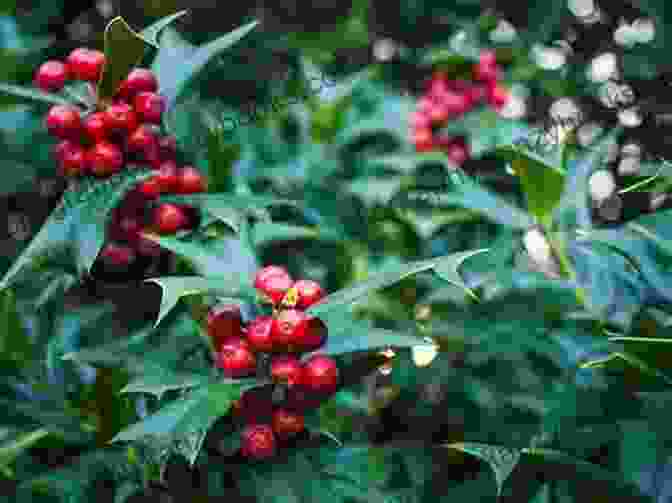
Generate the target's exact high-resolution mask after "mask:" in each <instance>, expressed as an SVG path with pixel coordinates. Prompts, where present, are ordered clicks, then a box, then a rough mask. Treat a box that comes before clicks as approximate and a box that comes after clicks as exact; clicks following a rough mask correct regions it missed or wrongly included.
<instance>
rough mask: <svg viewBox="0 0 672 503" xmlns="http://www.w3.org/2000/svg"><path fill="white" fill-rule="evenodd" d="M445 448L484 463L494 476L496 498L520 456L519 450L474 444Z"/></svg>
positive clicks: (450, 445)
mask: <svg viewBox="0 0 672 503" xmlns="http://www.w3.org/2000/svg"><path fill="white" fill-rule="evenodd" d="M445 447H448V448H451V449H457V450H459V451H462V452H464V453H466V454H469V455H471V456H475V457H477V458H479V459H480V460H482V461H485V462H486V463H487V464H488V466H489V467H490V469H491V470H492V471H493V473H494V474H495V480H496V481H497V497H500V496H501V494H502V487H504V482H506V479H508V478H509V475H511V472H513V469H514V468H515V467H516V465H518V462H519V461H520V454H521V452H520V449H511V448H508V447H502V446H497V445H488V444H479V443H475V442H469V443H457V444H448V445H446V446H445Z"/></svg>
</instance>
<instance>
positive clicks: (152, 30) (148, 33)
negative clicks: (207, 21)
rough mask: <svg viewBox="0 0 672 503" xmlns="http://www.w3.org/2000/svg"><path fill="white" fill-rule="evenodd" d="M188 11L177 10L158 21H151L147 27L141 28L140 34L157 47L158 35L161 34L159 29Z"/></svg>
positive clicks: (161, 29)
mask: <svg viewBox="0 0 672 503" xmlns="http://www.w3.org/2000/svg"><path fill="white" fill-rule="evenodd" d="M187 12H188V11H187V10H186V9H185V10H181V11H179V12H176V13H175V14H171V15H170V16H165V17H162V18H161V19H159V20H158V21H156V22H154V23H152V24H151V25H149V26H148V27H147V28H145V29H144V30H142V31H141V32H140V36H141V37H142V38H143V39H144V40H145V41H147V42H148V43H150V44H151V45H153V46H154V47H155V48H157V49H158V48H159V35H161V31H163V29H164V28H165V27H167V26H168V25H170V24H172V23H174V22H175V21H177V20H178V19H179V18H181V17H182V16H184V15H185V14H186V13H187Z"/></svg>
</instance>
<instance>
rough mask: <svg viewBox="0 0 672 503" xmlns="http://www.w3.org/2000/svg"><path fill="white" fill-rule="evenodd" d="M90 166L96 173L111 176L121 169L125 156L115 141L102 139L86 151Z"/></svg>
mask: <svg viewBox="0 0 672 503" xmlns="http://www.w3.org/2000/svg"><path fill="white" fill-rule="evenodd" d="M86 156H87V161H88V163H89V168H90V169H91V172H92V173H93V174H94V175H97V176H109V175H113V174H115V173H118V172H119V171H121V169H122V167H123V166H124V156H123V154H122V153H121V150H119V147H117V146H116V145H115V144H114V143H110V142H108V141H101V142H98V143H96V144H95V145H94V146H93V147H91V148H90V149H89V151H88V152H87V153H86Z"/></svg>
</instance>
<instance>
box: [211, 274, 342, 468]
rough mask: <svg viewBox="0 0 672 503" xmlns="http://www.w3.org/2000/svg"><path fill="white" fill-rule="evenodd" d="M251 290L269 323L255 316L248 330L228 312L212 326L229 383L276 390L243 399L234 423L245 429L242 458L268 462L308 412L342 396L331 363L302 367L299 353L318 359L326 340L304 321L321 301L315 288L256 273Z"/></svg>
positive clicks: (218, 313)
mask: <svg viewBox="0 0 672 503" xmlns="http://www.w3.org/2000/svg"><path fill="white" fill-rule="evenodd" d="M254 286H255V288H256V290H257V291H258V292H259V293H260V295H261V297H262V299H263V300H264V301H265V302H268V303H270V304H272V305H273V314H272V315H271V316H266V315H260V316H257V317H256V318H255V319H253V320H252V321H250V322H249V323H248V324H247V326H246V327H243V323H242V317H241V313H240V308H239V306H237V305H235V304H225V305H220V306H215V307H214V308H213V309H211V311H210V312H209V314H208V321H207V325H208V333H209V335H210V337H211V338H212V341H213V344H214V346H215V349H216V352H217V366H218V367H219V368H220V369H221V370H222V373H223V374H224V375H225V376H226V377H229V378H241V377H247V376H252V375H260V374H261V375H268V376H270V378H271V379H272V380H273V382H274V383H275V386H274V387H273V386H272V387H271V389H269V388H268V387H263V386H262V387H257V388H252V389H250V390H248V391H245V392H244V393H243V394H242V396H241V398H240V400H238V401H237V402H236V403H235V404H234V407H233V414H234V417H235V418H236V420H237V421H238V422H239V423H240V424H241V425H244V426H245V427H244V429H243V431H242V434H241V453H242V454H243V455H244V456H246V457H248V458H251V459H264V458H270V457H273V456H274V455H275V453H276V452H277V448H278V444H279V443H282V442H285V441H287V440H289V439H290V438H292V437H294V436H295V435H297V434H299V433H301V432H302V431H304V429H305V423H304V414H305V412H306V411H307V410H311V409H314V408H316V407H318V406H319V405H320V403H322V402H323V401H324V399H326V398H328V397H329V396H330V395H331V394H333V393H334V392H335V391H336V390H337V388H338V384H339V370H338V366H337V365H336V362H335V361H334V359H332V358H330V357H329V356H326V355H322V354H315V355H312V356H310V357H309V358H308V359H307V360H306V361H303V362H302V361H301V360H300V359H299V356H300V354H301V353H307V352H311V351H315V350H317V349H319V348H320V347H322V346H323V345H324V343H325V342H326V340H327V329H326V326H325V325H324V323H322V321H320V320H319V318H316V317H312V316H309V315H308V314H306V313H305V309H307V308H309V307H310V306H311V305H313V304H315V303H316V302H318V301H319V300H321V299H322V298H323V297H324V290H323V289H322V287H321V286H320V285H319V284H318V283H316V282H315V281H311V280H299V281H293V280H292V278H291V277H290V275H289V274H288V273H287V271H286V270H285V269H284V268H282V267H278V266H268V267H265V268H263V269H261V270H260V271H258V272H257V274H256V276H255V280H254ZM262 355H263V356H262ZM278 386H279V387H280V388H278ZM277 389H280V390H282V391H283V393H282V399H281V400H280V401H278V400H277V398H274V397H276V396H277V394H276V391H277Z"/></svg>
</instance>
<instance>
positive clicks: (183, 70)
mask: <svg viewBox="0 0 672 503" xmlns="http://www.w3.org/2000/svg"><path fill="white" fill-rule="evenodd" d="M258 24H259V21H252V22H251V23H248V24H246V25H243V26H241V27H239V28H236V29H235V30H233V31H231V32H229V33H227V34H226V35H224V36H222V37H219V38H218V39H216V40H213V41H212V42H209V43H207V44H205V45H202V46H200V47H195V48H187V47H186V46H185V47H184V50H185V51H187V49H190V50H188V51H187V52H189V54H188V56H187V57H186V58H184V59H181V60H179V61H174V62H173V64H172V65H167V64H166V63H165V60H164V61H163V64H162V65H160V67H157V68H155V67H154V66H153V69H155V70H156V71H157V78H158V80H159V82H160V83H161V94H162V95H163V96H164V97H165V98H166V102H167V106H168V108H171V107H172V106H173V104H174V103H175V102H176V101H177V98H178V97H179V95H180V94H181V93H182V91H183V90H184V88H185V87H186V85H187V84H188V83H189V81H190V80H191V79H192V78H193V77H194V75H196V74H197V73H198V72H199V71H200V70H201V69H203V68H204V67H205V65H206V64H207V63H208V62H209V61H210V60H211V59H212V58H213V57H215V56H217V55H218V54H219V53H221V52H223V51H225V50H226V49H228V48H229V47H231V46H232V45H234V44H235V43H237V42H239V41H240V40H241V39H242V38H243V37H245V36H246V35H247V34H248V33H249V32H250V31H252V30H253V29H254V28H255V27H256V26H257V25H258ZM163 40H164V39H162V42H163ZM163 47H165V46H163V44H162V47H161V48H160V50H161V49H163ZM166 50H168V51H170V47H167V48H166Z"/></svg>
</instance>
